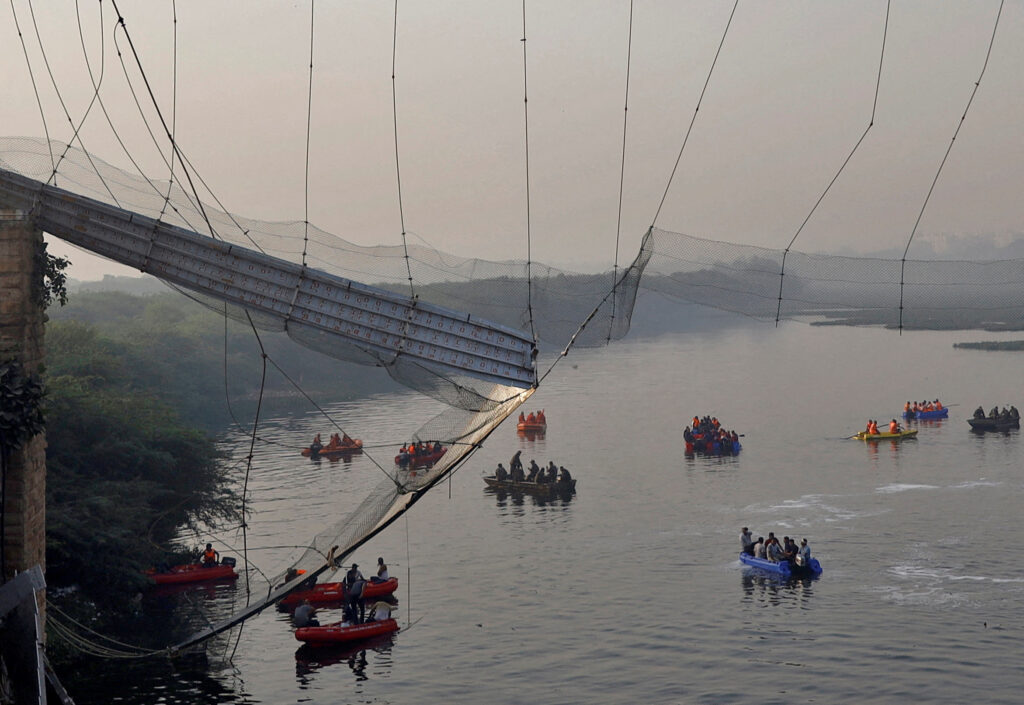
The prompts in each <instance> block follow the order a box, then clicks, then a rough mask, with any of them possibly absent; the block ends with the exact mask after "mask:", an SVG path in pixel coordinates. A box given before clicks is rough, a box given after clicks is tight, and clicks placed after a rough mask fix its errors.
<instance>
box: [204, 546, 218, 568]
mask: <svg viewBox="0 0 1024 705" xmlns="http://www.w3.org/2000/svg"><path fill="white" fill-rule="evenodd" d="M219 561H220V554H219V553H217V551H216V550H215V549H214V548H213V544H211V543H208V544H206V550H205V551H203V567H204V568H212V567H214V566H215V565H217V563H218V562H219Z"/></svg>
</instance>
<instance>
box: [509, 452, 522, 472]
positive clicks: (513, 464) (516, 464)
mask: <svg viewBox="0 0 1024 705" xmlns="http://www.w3.org/2000/svg"><path fill="white" fill-rule="evenodd" d="M522 454H523V451H521V450H517V451H516V454H515V455H513V456H512V460H510V461H508V469H509V471H510V472H514V471H515V469H516V468H519V469H520V470H522V469H523V461H522V460H520V459H519V456H520V455H522Z"/></svg>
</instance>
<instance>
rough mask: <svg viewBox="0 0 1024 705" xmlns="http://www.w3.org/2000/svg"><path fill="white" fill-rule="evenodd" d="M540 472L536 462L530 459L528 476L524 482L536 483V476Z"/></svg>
mask: <svg viewBox="0 0 1024 705" xmlns="http://www.w3.org/2000/svg"><path fill="white" fill-rule="evenodd" d="M539 472H540V465H537V461H536V460H534V459H532V458H531V459H530V474H529V475H527V476H526V480H525V482H537V474H538V473H539Z"/></svg>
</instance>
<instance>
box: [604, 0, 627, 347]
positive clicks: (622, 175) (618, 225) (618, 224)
mask: <svg viewBox="0 0 1024 705" xmlns="http://www.w3.org/2000/svg"><path fill="white" fill-rule="evenodd" d="M632 58H633V0H629V32H628V33H627V39H626V95H625V99H624V101H623V108H622V160H621V162H620V164H619V211H618V216H617V218H616V220H615V262H614V264H613V265H612V287H614V286H615V284H616V280H617V279H618V275H619V238H620V235H621V233H622V190H623V184H624V183H625V180H626V124H627V118H628V117H629V69H630V63H631V61H632ZM616 300H617V297H616V296H614V295H613V296H612V315H611V318H610V319H609V321H608V337H607V338H606V341H605V342H611V339H612V331H613V330H614V329H615V303H616Z"/></svg>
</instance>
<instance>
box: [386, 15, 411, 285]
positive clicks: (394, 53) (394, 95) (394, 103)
mask: <svg viewBox="0 0 1024 705" xmlns="http://www.w3.org/2000/svg"><path fill="white" fill-rule="evenodd" d="M397 57H398V0H395V23H394V29H393V30H392V36H391V116H392V121H393V123H394V127H395V176H396V177H397V180H398V217H399V219H400V220H401V223H402V249H403V250H404V252H405V271H406V274H408V276H409V295H410V296H412V297H415V296H416V288H415V287H414V286H413V283H412V265H411V264H410V262H409V243H408V242H407V238H406V234H405V209H404V208H403V207H402V167H401V165H400V161H399V159H398V88H397V87H396V85H395V66H396V61H397Z"/></svg>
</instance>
